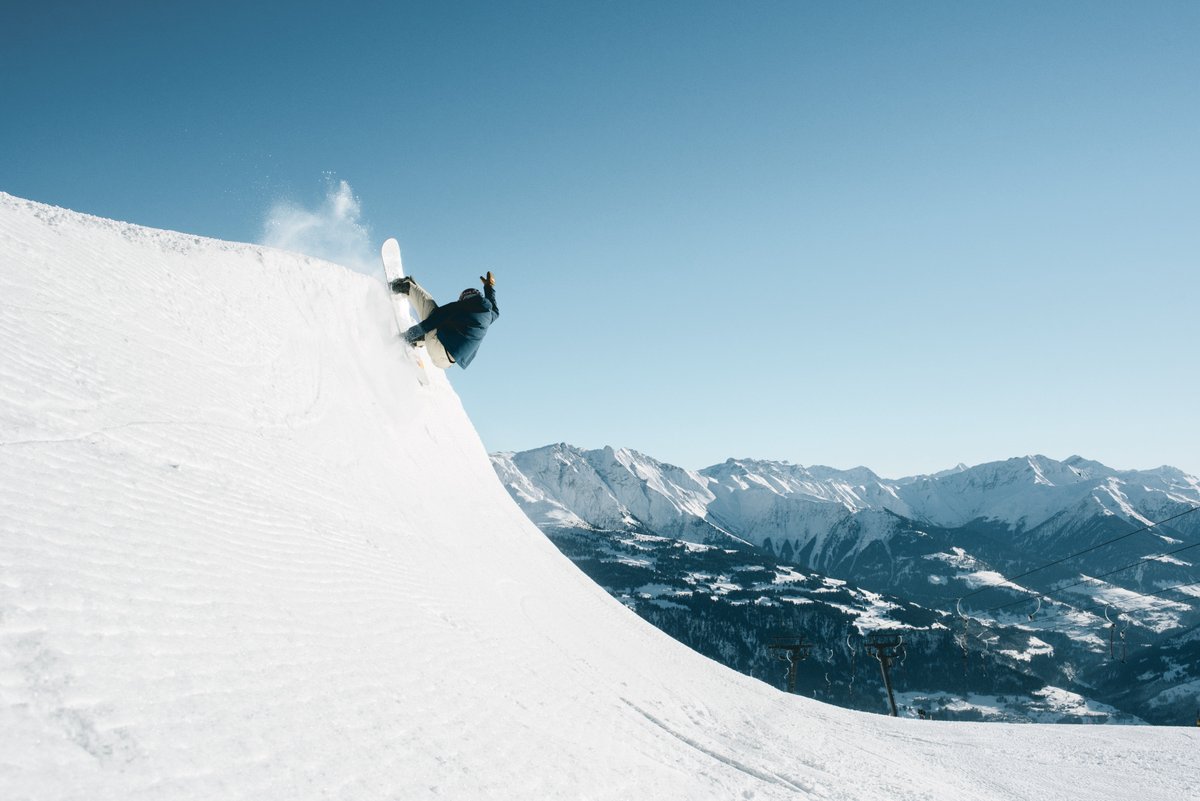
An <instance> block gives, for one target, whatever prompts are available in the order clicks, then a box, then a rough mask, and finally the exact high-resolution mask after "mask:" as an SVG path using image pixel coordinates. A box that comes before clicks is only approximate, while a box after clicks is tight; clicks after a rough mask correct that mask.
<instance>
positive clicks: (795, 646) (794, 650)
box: [767, 634, 812, 694]
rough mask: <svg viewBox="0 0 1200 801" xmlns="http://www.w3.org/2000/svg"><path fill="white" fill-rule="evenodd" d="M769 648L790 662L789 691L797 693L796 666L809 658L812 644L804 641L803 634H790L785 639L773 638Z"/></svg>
mask: <svg viewBox="0 0 1200 801" xmlns="http://www.w3.org/2000/svg"><path fill="white" fill-rule="evenodd" d="M767 648H769V649H771V650H772V651H774V652H775V654H776V656H778V657H779V658H780V659H786V660H787V662H788V672H787V691H788V692H789V693H793V694H794V693H795V692H796V666H797V665H799V664H800V662H801V661H803V660H805V659H807V658H808V652H809V651H811V650H812V643H810V642H808V641H807V640H805V639H804V635H803V634H790V635H786V636H783V637H773V638H772V639H771V642H770V644H769V645H767Z"/></svg>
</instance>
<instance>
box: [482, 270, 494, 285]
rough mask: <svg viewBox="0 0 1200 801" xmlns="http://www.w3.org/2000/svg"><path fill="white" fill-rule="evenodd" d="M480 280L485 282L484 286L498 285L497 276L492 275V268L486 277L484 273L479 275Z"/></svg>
mask: <svg viewBox="0 0 1200 801" xmlns="http://www.w3.org/2000/svg"><path fill="white" fill-rule="evenodd" d="M479 280H480V281H482V282H483V285H484V286H495V285H496V278H495V276H493V275H492V271H491V270H488V274H487V277H486V278H485V277H484V276H482V275H481V276H479Z"/></svg>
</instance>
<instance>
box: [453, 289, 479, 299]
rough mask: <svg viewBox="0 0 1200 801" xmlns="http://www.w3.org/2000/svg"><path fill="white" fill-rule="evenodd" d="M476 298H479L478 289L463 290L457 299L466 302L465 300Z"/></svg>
mask: <svg viewBox="0 0 1200 801" xmlns="http://www.w3.org/2000/svg"><path fill="white" fill-rule="evenodd" d="M477 297H479V290H478V289H464V290H463V291H462V294H461V295H459V296H458V299H459V300H466V299H467V298H477Z"/></svg>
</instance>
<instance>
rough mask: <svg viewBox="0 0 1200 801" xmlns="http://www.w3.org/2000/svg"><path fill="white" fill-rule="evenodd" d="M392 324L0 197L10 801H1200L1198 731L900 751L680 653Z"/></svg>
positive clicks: (845, 716) (263, 268)
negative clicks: (591, 571)
mask: <svg viewBox="0 0 1200 801" xmlns="http://www.w3.org/2000/svg"><path fill="white" fill-rule="evenodd" d="M418 274H419V271H418ZM388 304H389V300H388V297H387V294H386V290H385V288H384V286H383V284H382V282H381V281H380V280H377V279H373V278H370V277H367V276H363V275H359V274H356V273H352V272H350V271H348V270H345V269H343V268H340V267H337V266H335V265H331V264H328V263H325V262H321V261H318V260H315V259H310V258H306V257H303V256H299V255H296V254H291V253H285V252H282V251H277V250H272V249H269V248H263V247H256V246H250V245H242V244H231V243H226V242H220V241H214V240H209V239H203V238H198V237H195V236H187V235H183V234H178V233H171V232H165V231H156V230H151V229H146V228H141V227H137V226H132V225H127V224H123V223H117V222H112V221H108V220H103V219H99V218H95V217H89V216H86V215H81V214H77V213H74V212H70V211H65V210H62V209H57V208H53V207H50V206H45V205H41V204H37V203H32V202H29V201H25V200H21V199H18V198H14V197H12V196H10V195H4V194H0V798H3V799H5V801H18V799H38V800H39V801H46V800H47V799H81V800H82V799H88V801H96V800H97V799H125V800H127V799H156V801H157V800H160V799H197V800H199V799H205V800H208V799H243V798H244V799H280V801H300V800H303V799H328V798H339V799H341V798H345V799H375V798H379V799H385V798H386V799H623V800H624V799H690V800H693V801H694V800H697V799H699V800H701V801H702V800H703V799H760V800H761V799H796V798H802V799H863V801H867V800H868V799H869V800H870V801H878V799H945V800H946V801H961V799H1032V798H1058V799H1067V798H1079V799H1083V798H1118V797H1124V798H1131V797H1137V798H1138V799H1140V801H1152V799H1170V801H1177V800H1178V799H1179V798H1180V797H1182V796H1184V795H1186V792H1185V790H1186V788H1190V787H1194V786H1196V785H1197V784H1198V783H1200V781H1198V780H1200V771H1198V769H1197V767H1196V761H1195V758H1194V755H1195V752H1196V749H1197V746H1198V745H1200V740H1198V737H1197V734H1196V732H1195V731H1194V730H1191V729H1183V728H1177V729H1166V728H1160V729H1150V728H1145V727H1138V728H1132V727H1129V728H1115V727H1104V728H1101V727H1058V726H1009V725H982V724H974V725H970V724H949V723H931V722H923V721H916V720H903V719H902V720H893V719H891V718H887V717H883V716H878V715H866V714H861V713H853V712H848V711H845V710H840V709H836V708H832V707H828V706H825V705H823V704H819V703H817V702H814V701H811V700H807V699H804V698H798V697H792V696H787V695H785V694H783V693H781V692H779V691H777V690H775V689H772V688H771V687H769V686H767V685H766V684H763V683H761V682H759V681H756V680H753V679H750V678H748V677H744V676H741V675H739V674H736V673H734V672H732V671H730V670H727V669H725V668H722V667H720V666H718V665H717V664H715V663H713V662H711V661H709V660H707V659H705V658H703V657H701V656H698V655H696V654H694V653H692V652H691V651H689V650H687V649H686V648H684V647H683V646H681V645H679V644H677V643H675V642H674V641H673V640H670V639H669V638H667V637H666V636H664V635H662V634H660V633H659V632H657V631H656V630H654V629H652V628H651V627H650V626H649V625H647V624H645V623H643V622H642V621H640V620H639V619H638V618H637V617H636V616H635V615H634V614H633V613H631V612H629V611H628V610H627V609H625V608H624V607H622V606H621V605H620V604H618V603H617V602H615V601H614V600H612V599H611V598H609V597H608V596H607V595H606V594H605V593H604V592H603V591H602V590H600V589H599V588H598V587H596V586H595V585H594V584H592V582H590V581H589V580H588V579H587V578H586V577H584V576H583V575H582V574H581V573H580V572H579V571H578V570H576V569H575V568H574V566H573V565H571V564H570V563H569V562H568V561H567V560H566V559H565V558H564V557H562V556H561V555H560V554H559V553H558V552H557V551H556V550H555V549H554V548H553V546H552V545H550V544H549V542H548V541H547V540H546V538H545V537H544V536H543V535H542V534H541V533H540V532H539V531H538V530H537V529H536V528H535V527H534V526H533V524H532V523H530V522H529V521H528V519H527V518H526V517H525V516H524V515H523V514H522V513H521V512H520V510H519V509H518V508H517V507H516V505H515V504H514V503H513V502H512V501H511V500H510V499H509V497H508V494H507V492H506V491H505V490H504V488H503V487H502V486H501V484H500V482H499V481H498V480H497V478H496V476H495V473H494V472H493V470H492V467H491V465H490V463H489V461H488V457H487V454H486V452H485V449H484V447H483V445H482V443H481V442H480V441H479V439H478V437H477V435H476V434H475V431H474V429H473V427H472V425H471V422H470V420H469V419H468V418H467V416H466V414H465V413H464V411H463V408H462V406H461V404H460V403H459V401H458V398H457V396H456V395H455V393H454V391H453V390H452V388H451V386H450V384H449V382H448V381H447V379H446V377H445V376H444V375H441V374H437V375H434V376H433V378H434V380H433V382H432V384H431V385H430V386H428V387H422V386H420V385H418V383H417V380H416V377H415V375H414V373H413V370H414V367H413V366H412V365H411V363H410V362H409V361H408V360H407V359H406V358H404V354H403V352H402V350H401V348H403V347H404V345H403V344H402V343H401V341H400V339H399V337H398V335H397V331H396V328H395V321H394V316H393V314H392V312H391V309H390V308H389V305H388ZM486 357H487V358H497V359H507V360H509V361H511V362H512V363H513V365H514V367H513V373H514V375H513V380H520V374H519V369H520V368H518V367H516V364H517V359H516V356H515V355H514V354H504V353H501V352H492V353H489V354H487V356H486ZM433 372H435V373H436V372H437V371H433ZM881 705H882V701H881Z"/></svg>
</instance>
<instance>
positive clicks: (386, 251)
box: [379, 239, 429, 387]
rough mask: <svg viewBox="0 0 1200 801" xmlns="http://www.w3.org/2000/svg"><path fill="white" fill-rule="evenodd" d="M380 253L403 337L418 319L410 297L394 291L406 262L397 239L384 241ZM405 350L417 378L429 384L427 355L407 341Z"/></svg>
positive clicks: (422, 383) (389, 292) (393, 308)
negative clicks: (415, 368) (415, 316)
mask: <svg viewBox="0 0 1200 801" xmlns="http://www.w3.org/2000/svg"><path fill="white" fill-rule="evenodd" d="M379 255H380V256H382V257H383V273H384V275H385V276H387V283H388V286H387V287H386V288H387V291H388V294H389V295H391V296H392V311H394V312H395V313H396V325H398V326H400V336H401V337H403V336H404V332H405V331H407V330H408V329H409V328H411V327H412V326H414V325H416V323H417V321H416V320H414V319H413V312H412V306H410V305H408V298H407V297H406V296H404V295H399V294H396V293H395V292H392V288H391V283H392V282H393V281H395V280H396V279H397V278H403V277H404V262H403V261H401V260H400V243H399V242H397V241H396V240H395V239H389V240H387V241H386V242H384V243H383V247H382V248H381V249H380V251H379ZM404 350H405V352H406V353H408V355H409V358H411V359H412V360H413V363H414V364H416V366H417V380H418V381H420V382H421V385H422V386H426V387H427V386H429V373H428V371H427V370H426V368H425V362H426V359H425V357H424V356H423V355H422V354H421V352H420V351H419V350H417V349H416V348H414V347H412V346H411V345H409V344H408V343H407V342H406V343H404Z"/></svg>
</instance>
